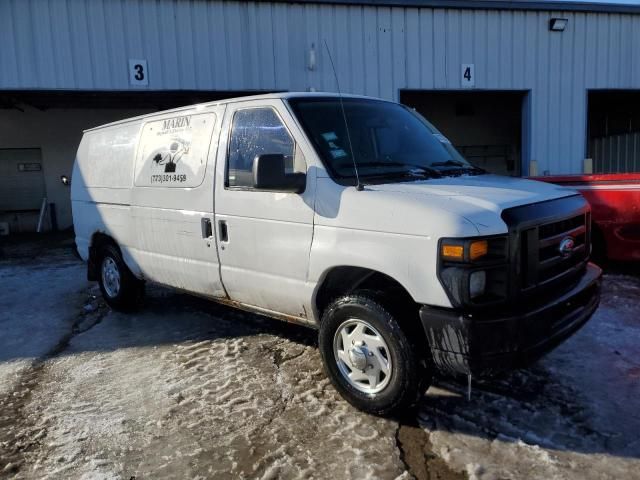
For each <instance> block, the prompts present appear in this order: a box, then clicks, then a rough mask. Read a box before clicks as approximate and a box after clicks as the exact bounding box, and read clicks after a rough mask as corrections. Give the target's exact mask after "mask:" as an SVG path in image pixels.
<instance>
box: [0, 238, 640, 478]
mask: <svg viewBox="0 0 640 480" xmlns="http://www.w3.org/2000/svg"><path fill="white" fill-rule="evenodd" d="M84 279H85V269H84V266H83V265H82V264H81V263H80V262H79V261H77V260H76V259H75V258H73V257H72V256H71V255H70V254H69V253H68V252H62V251H60V250H54V251H51V252H49V253H47V254H44V255H41V256H38V257H37V258H26V257H25V258H19V259H18V260H11V261H7V260H4V261H0V291H1V292H3V294H2V296H0V308H1V310H0V478H3V477H7V478H14V477H15V478H25V479H26V478H81V479H94V478H98V479H112V478H114V479H115V478H125V479H127V478H131V477H134V476H135V477H137V478H167V477H170V478H174V477H175V478H211V477H214V478H252V479H253V478H256V479H277V478H291V479H296V478H305V479H306V478H336V479H338V478H339V479H343V478H345V479H347V478H372V479H374V478H379V479H394V478H401V479H409V478H412V475H416V476H418V478H462V477H469V478H482V479H493V478H496V479H497V478H541V479H543V478H544V479H549V478H567V479H570V478H576V479H589V478H625V479H628V478H640V442H639V439H640V435H639V434H638V432H640V417H639V415H640V413H639V412H640V408H639V407H640V391H639V390H640V355H638V353H639V350H640V302H639V301H638V299H639V295H638V293H640V280H639V279H638V278H635V277H625V276H621V275H609V276H607V277H606V278H605V282H604V297H603V303H602V306H601V307H600V309H599V311H598V313H597V314H596V316H594V318H593V319H592V320H591V321H590V322H589V323H588V324H587V326H585V327H584V328H583V329H582V330H581V331H580V332H579V333H578V334H577V335H575V336H574V337H573V338H572V339H570V340H569V341H568V342H567V343H565V344H564V345H562V346H561V347H560V348H558V349H557V350H556V351H554V352H553V353H552V354H551V355H549V356H548V357H546V358H545V359H543V360H542V361H541V362H539V363H538V364H536V365H535V366H533V367H531V368H529V369H526V370H522V371H519V372H516V373H514V374H512V375H509V376H505V377H503V378H501V379H497V380H492V381H485V382H478V383H476V385H475V386H474V391H473V395H472V400H471V402H467V401H466V399H465V398H464V395H463V394H464V388H463V387H460V386H458V385H456V384H453V383H446V382H443V381H440V382H439V383H438V384H437V385H435V386H433V387H431V388H430V389H429V391H428V392H427V395H426V396H425V398H424V399H423V401H422V402H421V405H420V407H419V411H418V413H417V418H416V419H415V420H414V418H413V417H408V418H406V419H403V420H402V422H401V424H400V425H399V424H398V422H397V421H394V420H387V419H380V418H376V417H372V416H368V415H365V414H363V413H361V412H358V411H356V410H355V409H353V408H352V407H350V406H349V405H348V404H347V403H346V402H344V401H343V400H342V399H341V398H340V397H339V396H338V395H337V394H336V392H335V391H334V389H333V388H332V387H331V385H330V384H329V382H328V380H327V379H326V378H325V376H324V374H323V372H322V368H321V363H320V357H319V354H318V352H317V349H316V347H315V338H314V337H315V335H314V333H313V332H312V331H309V330H306V329H304V328H301V327H296V326H293V325H288V324H284V323H281V322H277V321H272V320H269V319H265V318H263V317H259V316H255V315H249V314H246V313H242V312H239V311H236V310H233V309H230V308H228V307H223V306H220V305H216V304H214V303H210V302H207V301H204V300H200V299H196V298H193V297H190V296H188V295H183V294H178V293H175V292H172V291H169V290H166V289H162V288H158V287H151V288H149V289H148V292H147V293H148V295H147V301H146V304H145V307H144V308H143V309H142V310H141V311H140V312H138V313H135V314H130V315H124V314H119V313H115V312H112V311H110V310H109V309H108V308H106V307H105V306H104V304H103V303H102V301H101V299H100V296H99V290H98V289H97V287H96V286H95V285H89V284H88V283H86V281H85V280H84ZM416 425H418V426H419V427H420V428H416ZM436 470H437V471H436Z"/></svg>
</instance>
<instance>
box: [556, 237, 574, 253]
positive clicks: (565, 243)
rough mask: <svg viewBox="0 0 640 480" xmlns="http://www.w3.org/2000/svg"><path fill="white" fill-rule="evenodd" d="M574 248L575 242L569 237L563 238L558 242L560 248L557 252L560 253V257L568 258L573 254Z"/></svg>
mask: <svg viewBox="0 0 640 480" xmlns="http://www.w3.org/2000/svg"><path fill="white" fill-rule="evenodd" d="M574 246H575V241H574V240H573V238H571V237H565V238H563V239H562V241H561V242H560V246H559V247H558V250H559V251H560V255H562V256H563V257H568V256H569V255H571V252H573V247H574Z"/></svg>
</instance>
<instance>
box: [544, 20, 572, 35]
mask: <svg viewBox="0 0 640 480" xmlns="http://www.w3.org/2000/svg"><path fill="white" fill-rule="evenodd" d="M567 23H569V19H568V18H552V19H550V20H549V30H550V31H551V32H564V29H565V28H567Z"/></svg>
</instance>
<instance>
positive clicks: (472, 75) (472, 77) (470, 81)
mask: <svg viewBox="0 0 640 480" xmlns="http://www.w3.org/2000/svg"><path fill="white" fill-rule="evenodd" d="M461 71H462V77H461V78H460V85H461V86H462V88H473V87H475V86H476V72H475V69H474V65H473V63H463V64H462V69H461Z"/></svg>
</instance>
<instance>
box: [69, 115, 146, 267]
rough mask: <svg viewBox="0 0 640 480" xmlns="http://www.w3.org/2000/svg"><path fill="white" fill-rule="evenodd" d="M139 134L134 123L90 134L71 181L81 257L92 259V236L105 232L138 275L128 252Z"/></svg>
mask: <svg viewBox="0 0 640 480" xmlns="http://www.w3.org/2000/svg"><path fill="white" fill-rule="evenodd" d="M139 131H140V123H139V122H130V123H125V124H118V125H114V126H112V127H107V128H103V129H98V130H92V131H90V132H86V133H85V134H84V136H83V137H82V141H81V142H80V146H79V148H78V153H77V156H76V162H75V164H74V167H73V175H72V181H71V204H72V210H73V224H74V227H75V234H76V244H77V246H78V252H79V253H80V256H81V257H82V258H83V259H85V260H86V259H88V257H89V246H90V244H91V238H92V236H93V235H94V234H95V233H96V232H102V233H105V234H107V235H109V236H111V237H113V238H114V239H115V241H116V242H117V243H118V245H119V246H120V248H121V249H122V251H123V255H124V257H125V261H127V264H128V265H129V267H130V268H131V269H132V271H133V272H134V273H136V274H138V275H139V273H140V272H139V271H138V270H137V269H136V266H135V263H134V262H132V259H131V258H130V255H129V252H128V248H129V247H131V246H132V245H133V242H134V237H133V235H132V229H131V215H130V204H131V186H132V183H133V158H134V153H135V148H136V140H137V136H138V132H139Z"/></svg>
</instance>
